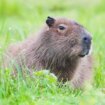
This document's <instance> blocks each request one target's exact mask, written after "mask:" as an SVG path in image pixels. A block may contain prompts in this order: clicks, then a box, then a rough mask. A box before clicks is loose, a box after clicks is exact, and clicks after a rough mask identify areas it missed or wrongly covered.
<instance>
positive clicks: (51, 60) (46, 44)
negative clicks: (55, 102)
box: [5, 17, 92, 88]
mask: <svg viewBox="0 0 105 105" xmlns="http://www.w3.org/2000/svg"><path fill="white" fill-rule="evenodd" d="M91 40H92V37H91V35H90V33H89V32H88V31H87V30H86V28H84V27H83V26H82V25H80V24H79V23H77V22H75V21H73V20H70V19H66V18H52V17H48V18H47V19H46V25H45V26H44V28H43V29H42V30H41V32H39V33H38V34H36V35H33V36H32V37H30V38H27V39H26V40H25V41H23V42H20V43H17V44H13V45H12V46H10V47H9V49H8V50H7V52H6V58H5V60H6V61H5V66H7V65H8V64H12V63H13V61H15V64H16V65H18V67H19V68H20V69H21V68H23V67H27V68H28V69H29V71H30V73H33V71H35V70H45V69H46V70H50V72H51V73H54V74H55V75H56V76H57V78H58V81H62V82H66V81H70V83H71V85H72V86H73V87H74V88H79V87H82V86H84V84H85V82H87V81H90V80H91V75H92V58H91V55H90V54H89V51H90V48H91ZM15 64H14V67H15ZM15 68H16V67H15Z"/></svg>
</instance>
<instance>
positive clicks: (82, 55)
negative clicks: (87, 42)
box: [79, 46, 90, 57]
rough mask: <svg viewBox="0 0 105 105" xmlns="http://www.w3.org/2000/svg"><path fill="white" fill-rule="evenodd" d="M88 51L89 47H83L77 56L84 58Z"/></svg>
mask: <svg viewBox="0 0 105 105" xmlns="http://www.w3.org/2000/svg"><path fill="white" fill-rule="evenodd" d="M89 51H90V47H89V48H88V47H86V46H85V47H84V48H83V50H82V51H81V53H80V54H79V56H80V57H84V56H86V55H88V54H89Z"/></svg>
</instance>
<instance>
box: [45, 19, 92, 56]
mask: <svg viewBox="0 0 105 105" xmlns="http://www.w3.org/2000/svg"><path fill="white" fill-rule="evenodd" d="M46 24H47V29H46V32H45V35H46V38H45V36H44V39H45V43H46V44H47V46H49V48H50V49H51V51H53V52H55V54H58V55H61V56H63V54H64V55H65V56H66V57H71V56H72V57H77V56H78V57H84V56H85V55H87V54H88V53H89V50H90V47H91V39H92V38H91V36H90V33H89V32H88V31H87V30H86V29H85V28H84V27H83V26H82V25H80V24H78V23H77V22H75V21H73V20H69V19H65V18H57V19H54V18H52V17H48V18H47V20H46Z"/></svg>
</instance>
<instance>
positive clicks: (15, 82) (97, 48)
mask: <svg viewBox="0 0 105 105" xmlns="http://www.w3.org/2000/svg"><path fill="white" fill-rule="evenodd" d="M104 4H105V1H104V0H76V1H74V0H66V1H62V0H57V1H54V0H43V1H41V0H27V1H24V0H0V63H2V54H3V52H4V50H5V49H6V47H7V46H8V45H9V44H10V43H15V42H18V41H22V40H24V39H25V38H26V37H27V36H28V35H29V34H30V33H33V32H37V30H38V29H40V26H42V25H43V23H44V22H45V19H46V17H47V16H64V17H69V18H71V19H74V20H76V21H78V22H79V23H81V24H82V25H84V26H85V27H86V28H87V29H88V30H89V31H90V32H91V33H92V37H93V57H94V68H93V71H94V78H93V83H92V85H91V86H87V88H86V89H85V90H84V91H83V90H72V89H71V88H70V87H69V86H68V85H64V86H61V85H60V84H59V83H57V82H56V80H55V79H54V78H55V77H52V76H50V75H51V74H47V77H46V76H45V75H44V74H43V73H42V74H43V76H40V75H39V76H36V74H34V75H33V77H30V76H28V75H27V78H25V79H24V78H22V76H21V75H18V76H17V77H16V78H12V77H11V75H10V71H11V69H10V68H7V69H6V70H4V69H2V67H0V105H89V104H90V105H105V78H104V77H105V45H104V43H105V35H104V34H105V29H104V28H105V21H104V19H105V6H104ZM4 71H5V72H4Z"/></svg>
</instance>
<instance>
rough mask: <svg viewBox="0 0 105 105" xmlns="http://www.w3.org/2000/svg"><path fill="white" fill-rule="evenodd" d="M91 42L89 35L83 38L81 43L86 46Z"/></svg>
mask: <svg viewBox="0 0 105 105" xmlns="http://www.w3.org/2000/svg"><path fill="white" fill-rule="evenodd" d="M91 40H92V38H91V36H89V35H87V36H84V37H83V43H84V44H86V45H90V44H91Z"/></svg>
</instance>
